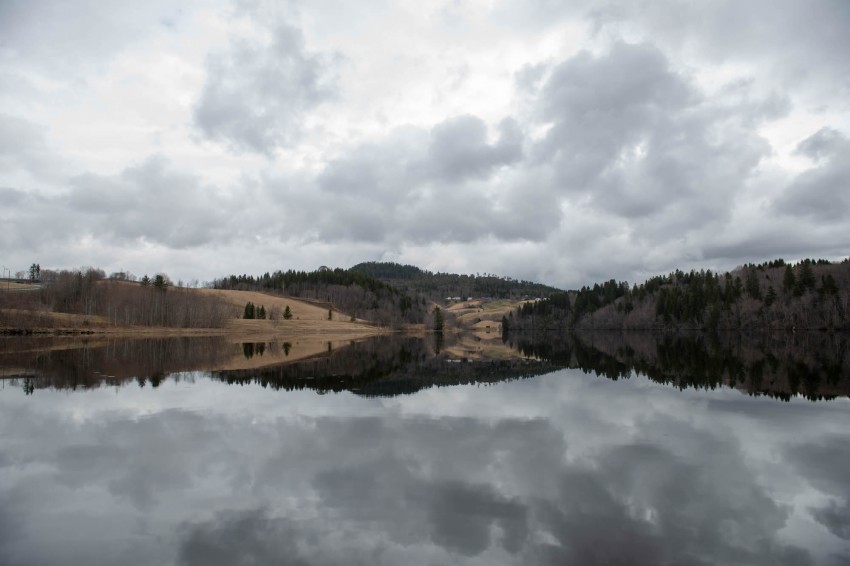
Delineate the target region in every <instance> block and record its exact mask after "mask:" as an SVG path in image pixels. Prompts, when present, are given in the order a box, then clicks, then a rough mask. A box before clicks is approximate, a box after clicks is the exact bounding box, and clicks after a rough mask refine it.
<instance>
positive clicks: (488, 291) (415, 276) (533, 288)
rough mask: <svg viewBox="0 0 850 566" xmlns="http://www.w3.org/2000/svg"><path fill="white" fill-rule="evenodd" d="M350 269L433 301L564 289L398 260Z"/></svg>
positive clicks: (514, 296)
mask: <svg viewBox="0 0 850 566" xmlns="http://www.w3.org/2000/svg"><path fill="white" fill-rule="evenodd" d="M349 271H353V272H357V273H362V274H365V275H368V276H370V277H373V278H375V279H379V280H381V281H386V282H388V283H392V284H393V285H395V286H397V287H399V288H400V289H403V290H405V291H407V292H408V293H413V294H418V295H421V296H424V297H426V298H428V299H429V300H432V301H434V300H435V301H439V300H442V299H445V298H447V297H461V298H462V299H466V298H468V297H476V298H493V299H522V298H537V297H541V298H542V297H549V296H550V295H552V294H553V293H558V292H560V289H556V288H554V287H550V286H548V285H543V284H541V283H534V282H531V281H522V280H516V279H512V278H510V277H499V276H497V275H493V274H486V273H485V274H483V275H480V274H476V275H461V274H456V273H441V272H437V273H432V272H431V271H427V270H423V269H420V268H418V267H416V266H413V265H402V264H399V263H394V262H377V261H369V262H363V263H359V264H357V265H355V266H354V267H352V268H351V269H350V270H349Z"/></svg>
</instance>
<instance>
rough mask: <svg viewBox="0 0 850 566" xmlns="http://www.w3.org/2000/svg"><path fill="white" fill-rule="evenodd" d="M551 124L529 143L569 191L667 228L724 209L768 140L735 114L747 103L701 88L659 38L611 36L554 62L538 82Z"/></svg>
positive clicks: (663, 232)
mask: <svg viewBox="0 0 850 566" xmlns="http://www.w3.org/2000/svg"><path fill="white" fill-rule="evenodd" d="M539 108H540V118H541V119H542V120H543V121H545V122H548V123H550V124H551V127H550V129H549V131H548V133H547V135H546V137H545V138H544V139H543V140H542V141H541V142H540V143H539V145H538V146H537V147H536V148H535V150H534V151H535V157H536V159H537V160H538V161H539V162H543V163H546V164H547V165H548V166H550V167H552V169H553V173H554V178H553V183H554V184H555V185H556V186H555V187H553V189H554V190H558V191H559V192H560V193H561V194H563V195H564V196H565V198H567V199H571V200H574V201H575V200H576V199H579V198H589V199H590V201H591V203H592V205H593V206H594V208H596V209H598V210H599V211H600V212H613V213H615V214H617V215H619V216H622V217H624V218H627V219H632V220H634V221H639V220H640V219H643V218H646V219H650V220H651V225H650V223H646V224H643V225H641V224H638V225H637V226H640V228H641V229H647V230H649V229H652V230H653V231H656V232H658V233H657V235H651V234H650V235H649V237H650V238H653V239H655V238H667V237H669V236H670V235H671V234H672V233H678V234H682V233H683V232H686V231H688V230H692V229H694V228H697V227H699V226H701V225H704V224H705V223H707V222H710V221H716V220H720V219H723V218H724V217H726V216H728V214H729V212H730V210H731V207H732V204H733V197H734V191H735V190H736V187H740V186H741V185H742V184H744V183H746V181H747V177H748V176H749V175H750V174H751V173H752V171H753V169H754V167H755V166H756V165H757V164H758V163H759V161H760V159H761V158H762V157H763V156H765V155H766V154H767V153H768V152H769V146H768V145H767V143H766V142H765V141H764V140H763V139H761V138H760V137H759V136H758V135H757V134H756V133H754V132H752V131H748V130H747V129H746V128H744V127H743V126H742V124H741V122H746V121H749V120H750V119H751V116H750V115H749V114H748V113H743V112H742V113H740V114H738V115H736V114H734V113H733V114H732V115H730V114H729V112H728V110H727V109H725V108H722V107H717V106H716V104H715V103H712V102H710V101H707V100H706V99H705V98H704V97H702V96H701V95H700V94H699V93H698V91H697V90H696V88H695V87H693V86H692V85H691V84H690V82H689V81H688V80H687V79H685V78H684V77H683V76H681V75H680V74H678V73H677V72H675V71H674V70H672V69H671V67H670V65H669V63H668V61H667V59H666V58H665V56H664V55H663V53H661V51H659V50H658V49H657V48H656V47H654V46H652V45H648V44H634V45H632V44H626V43H616V44H614V46H613V47H612V48H611V50H610V51H609V52H608V53H606V54H604V55H601V56H598V57H595V56H593V55H591V54H589V53H586V52H584V53H579V54H578V55H576V56H575V57H573V58H571V59H568V60H567V61H564V62H563V63H560V64H559V65H558V66H556V67H555V68H554V69H553V71H552V73H551V76H550V78H549V79H548V80H547V82H546V84H545V85H544V86H543V88H542V92H541V96H540V102H539Z"/></svg>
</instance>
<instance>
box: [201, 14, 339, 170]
mask: <svg viewBox="0 0 850 566" xmlns="http://www.w3.org/2000/svg"><path fill="white" fill-rule="evenodd" d="M270 35H271V38H270V39H268V40H267V41H262V40H257V39H255V40H240V41H234V42H233V43H232V44H231V45H230V48H229V50H228V51H226V52H224V53H221V54H217V55H211V56H209V58H208V60H207V80H206V84H205V86H204V89H203V92H202V93H201V96H200V99H199V100H198V103H197V105H196V106H195V109H194V120H195V125H196V126H197V127H198V128H199V129H200V131H201V132H202V133H203V134H204V135H205V136H206V137H207V138H209V139H212V140H216V141H222V142H225V143H226V144H228V145H229V146H230V147H232V148H233V149H235V150H237V151H252V152H258V153H264V154H267V155H271V154H272V153H273V152H274V151H275V150H276V149H278V148H281V147H288V146H291V145H292V144H294V143H295V142H296V141H297V140H298V139H299V138H300V135H301V132H302V128H303V123H304V119H305V116H306V115H307V114H308V113H309V112H310V111H312V110H314V109H316V108H317V107H318V106H319V104H320V103H322V102H324V101H326V100H328V99H329V98H331V96H332V95H333V80H334V79H333V73H334V64H335V63H334V59H333V57H328V56H325V55H321V54H315V53H310V52H308V51H307V50H306V49H305V46H304V37H303V34H302V33H301V31H300V30H298V29H297V28H295V27H292V26H289V25H285V24H280V25H277V26H276V27H274V28H273V29H272V30H270Z"/></svg>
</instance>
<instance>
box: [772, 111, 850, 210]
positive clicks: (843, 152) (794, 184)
mask: <svg viewBox="0 0 850 566" xmlns="http://www.w3.org/2000/svg"><path fill="white" fill-rule="evenodd" d="M797 153H798V154H800V155H804V156H806V157H809V158H811V159H812V160H813V161H814V162H815V165H814V166H813V167H811V168H809V169H807V170H805V171H803V172H802V173H800V174H799V175H797V177H796V178H794V179H793V180H792V181H791V183H790V184H789V185H788V186H787V187H786V188H785V190H784V191H783V192H782V194H781V195H780V196H779V198H777V200H776V202H775V204H774V207H775V209H776V211H777V212H779V213H783V214H787V215H790V216H798V217H799V216H807V217H810V218H811V219H812V220H815V221H818V222H829V223H841V221H842V220H846V219H847V217H848V216H850V139H848V138H847V137H846V136H844V135H843V134H842V133H841V132H838V131H837V130H834V129H832V128H823V129H821V130H819V131H818V132H816V133H815V134H813V135H811V136H810V137H808V138H806V139H805V140H803V141H802V142H800V144H799V145H798V146H797Z"/></svg>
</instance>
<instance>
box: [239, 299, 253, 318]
mask: <svg viewBox="0 0 850 566" xmlns="http://www.w3.org/2000/svg"><path fill="white" fill-rule="evenodd" d="M255 314H256V313H255V309H254V303H252V302H250V301H249V302H248V304H247V305H245V311H244V312H243V313H242V318H245V319H249V320H252V319H253V318H254V317H255Z"/></svg>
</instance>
